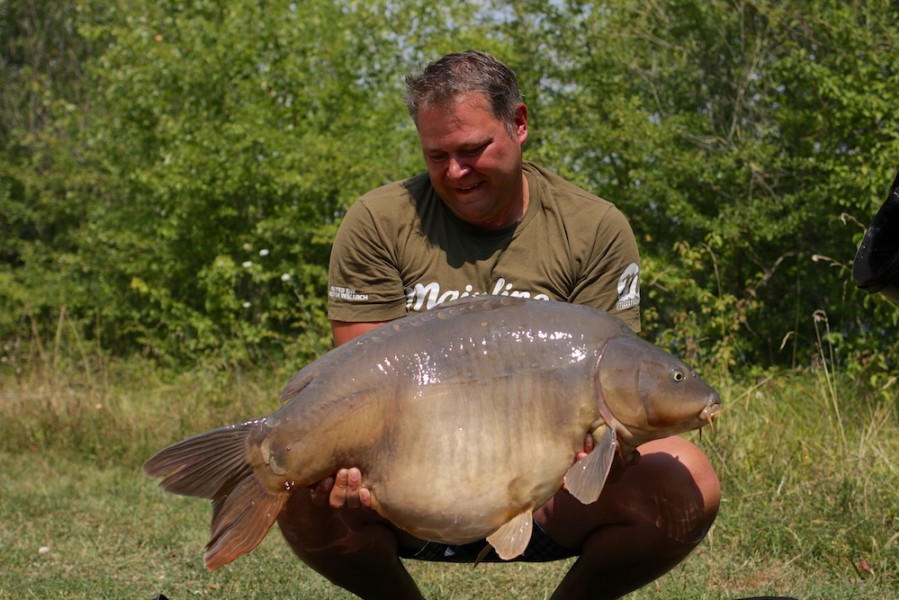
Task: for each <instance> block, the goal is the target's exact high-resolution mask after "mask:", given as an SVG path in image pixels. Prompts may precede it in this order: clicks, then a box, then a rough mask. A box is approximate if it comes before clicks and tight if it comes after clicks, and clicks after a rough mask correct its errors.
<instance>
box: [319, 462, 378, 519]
mask: <svg viewBox="0 0 899 600" xmlns="http://www.w3.org/2000/svg"><path fill="white" fill-rule="evenodd" d="M326 501H327V503H328V505H329V506H330V507H331V508H333V509H339V508H359V507H360V506H362V507H364V508H371V492H370V491H369V489H368V488H365V487H362V471H360V470H359V469H358V468H356V467H350V468H349V469H340V470H339V471H337V473H336V474H335V475H334V477H328V478H327V479H324V480H323V481H321V482H320V483H319V484H318V485H317V486H315V487H314V488H312V502H313V503H315V505H316V506H318V507H324V506H325V502H326Z"/></svg>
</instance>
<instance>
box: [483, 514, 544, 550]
mask: <svg viewBox="0 0 899 600" xmlns="http://www.w3.org/2000/svg"><path fill="white" fill-rule="evenodd" d="M533 527H534V516H533V513H532V511H531V509H527V510H525V511H523V512H520V513H518V514H517V515H515V516H514V517H512V520H511V521H508V522H506V523H505V524H504V525H503V526H502V527H500V528H499V529H497V530H496V531H494V532H493V533H491V534H490V535H488V536H487V541H488V542H490V545H491V546H493V548H494V549H495V550H496V554H497V556H499V557H500V558H501V559H503V560H512V559H513V558H515V557H516V556H519V555H520V554H521V553H522V552H524V550H525V548H527V547H528V542H530V541H531V530H532V529H533Z"/></svg>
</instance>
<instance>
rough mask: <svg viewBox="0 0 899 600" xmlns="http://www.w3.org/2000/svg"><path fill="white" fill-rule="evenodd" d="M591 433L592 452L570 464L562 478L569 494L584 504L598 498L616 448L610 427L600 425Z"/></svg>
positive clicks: (613, 432) (613, 431) (615, 441)
mask: <svg viewBox="0 0 899 600" xmlns="http://www.w3.org/2000/svg"><path fill="white" fill-rule="evenodd" d="M600 430H601V431H600ZM597 433H598V434H599V435H597ZM593 435H594V438H596V447H595V448H594V449H593V452H591V453H590V454H588V455H587V456H585V457H584V458H582V459H581V460H579V461H577V462H576V463H574V464H573V465H571V468H570V469H568V472H567V473H565V479H564V481H565V487H566V488H567V489H568V491H569V492H570V493H571V495H572V496H574V497H575V498H577V499H578V500H580V501H581V502H583V503H584V504H592V503H593V502H596V501H597V500H598V499H599V494H600V492H602V488H603V486H604V485H605V483H606V477H608V476H609V470H610V469H611V468H612V460H614V458H615V452H616V451H617V449H618V440H617V439H616V438H615V430H614V429H612V428H611V427H608V426H607V425H602V426H600V427H599V429H597V431H595V432H593Z"/></svg>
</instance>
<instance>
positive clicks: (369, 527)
mask: <svg viewBox="0 0 899 600" xmlns="http://www.w3.org/2000/svg"><path fill="white" fill-rule="evenodd" d="M406 83H407V105H408V108H409V112H410V114H411V116H412V118H413V119H414V121H415V124H416V126H417V128H418V133H419V138H420V142H421V147H422V151H423V152H424V159H425V163H426V165H427V173H425V174H422V175H419V176H417V177H413V178H412V179H409V180H407V181H404V182H398V183H394V184H390V185H387V186H384V187H382V188H379V189H377V190H374V191H372V192H370V193H368V194H366V195H365V196H363V197H362V198H360V200H359V201H358V202H356V203H355V204H354V205H353V206H352V207H351V209H350V210H349V211H348V213H347V215H346V218H345V220H344V222H343V224H342V225H341V228H340V231H339V232H338V234H337V237H336V239H335V243H334V248H333V252H332V258H331V267H330V286H331V287H330V301H329V316H330V318H331V323H332V329H333V333H334V339H335V342H336V343H337V344H343V343H345V342H347V341H349V340H351V339H353V338H354V337H356V336H358V335H361V334H362V333H365V332H367V331H369V330H371V329H373V328H375V327H377V326H379V325H381V324H383V323H385V322H387V321H390V320H392V319H396V318H398V317H401V316H403V315H405V314H407V313H408V312H410V311H420V310H427V309H429V308H432V307H433V306H434V305H436V304H439V303H441V302H445V301H448V300H453V299H456V298H460V297H465V296H469V295H473V294H479V293H492V294H508V295H522V296H527V297H531V298H537V299H551V300H558V301H567V302H577V303H583V304H589V305H592V306H595V307H597V308H601V309H604V310H608V311H610V312H612V313H613V314H616V315H617V316H619V317H620V318H621V319H622V320H624V321H625V322H626V323H627V324H628V325H630V326H631V327H632V328H633V329H634V330H639V291H638V287H637V286H638V281H637V277H638V273H639V267H638V264H639V258H638V254H637V248H636V242H635V240H634V236H633V233H632V232H631V230H630V227H629V226H628V224H627V221H626V220H625V219H624V217H623V216H622V215H621V213H620V212H619V211H618V210H617V209H616V208H615V207H614V206H613V205H612V204H610V203H608V202H606V201H604V200H602V199H600V198H597V197H596V196H593V195H592V194H589V193H588V192H586V191H584V190H581V189H579V188H577V187H575V186H573V185H572V184H570V183H568V182H566V181H564V180H562V179H561V178H559V177H557V176H555V175H553V174H551V173H549V172H547V171H545V170H543V169H541V168H539V167H537V166H536V165H533V164H531V163H527V162H524V161H523V159H522V146H523V145H524V143H525V141H526V140H527V137H528V111H527V107H526V106H525V105H524V104H523V103H522V100H521V95H520V92H519V90H518V85H517V82H516V80H515V76H514V74H513V73H512V72H511V71H510V70H509V69H508V68H507V67H506V66H505V65H503V64H502V63H501V62H499V61H497V60H496V59H495V58H493V57H491V56H489V55H487V54H484V53H480V52H474V51H469V52H464V53H460V54H451V55H448V56H445V57H443V58H442V59H440V60H439V61H437V62H435V63H432V64H431V65H429V66H428V67H427V68H425V70H424V71H423V72H422V73H421V74H419V75H417V76H412V77H408V78H407V80H406ZM591 449H592V440H591V439H590V438H589V437H588V439H586V440H585V452H589V451H590V450H591ZM639 454H640V457H639V460H637V461H636V462H635V463H633V464H631V465H628V466H627V467H624V466H623V465H617V466H616V469H615V472H613V474H612V476H611V477H610V481H609V482H608V483H607V484H606V487H605V488H604V490H603V493H602V495H601V496H600V499H599V500H598V501H597V502H595V503H593V504H590V505H584V504H581V503H580V502H579V501H577V500H576V499H574V498H573V497H571V496H570V495H569V494H568V493H567V492H566V491H560V492H558V493H557V494H556V495H555V496H554V497H553V498H552V499H550V501H549V502H547V503H546V504H545V505H544V506H543V507H541V508H540V509H538V510H537V511H535V513H534V522H535V528H534V534H533V537H532V540H531V543H530V545H529V546H528V548H527V550H526V551H525V553H524V555H523V556H522V559H523V560H534V561H544V560H555V559H560V558H565V557H569V556H579V558H578V559H577V561H576V562H575V563H574V564H573V566H572V568H571V569H570V571H569V572H568V574H567V575H566V576H565V578H564V579H563V581H562V582H561V584H560V585H559V587H558V589H557V590H556V592H555V595H554V596H553V597H554V598H564V599H566V600H568V599H574V598H586V597H590V598H615V597H619V596H621V595H623V594H626V593H628V592H630V591H632V590H634V589H637V588H638V587H640V586H642V585H644V584H646V583H648V582H650V581H652V580H653V579H655V578H657V577H659V576H661V575H662V574H663V573H665V572H667V571H668V570H669V569H671V568H672V567H673V566H675V565H676V564H678V563H679V562H680V561H681V560H683V559H684V558H685V557H686V556H687V554H689V552H690V551H691V550H692V549H693V548H694V547H696V545H697V544H698V543H699V542H700V541H701V540H702V538H703V537H704V536H705V534H706V532H707V531H708V529H709V527H710V526H711V524H712V522H713V521H714V518H715V515H716V514H717V510H718V502H719V498H720V491H719V484H718V480H717V478H716V476H715V473H714V471H713V470H712V467H711V465H710V464H709V462H708V460H707V459H706V457H705V456H704V455H703V454H702V453H701V451H700V450H699V449H698V448H697V447H695V446H694V445H693V444H691V443H689V442H688V441H686V440H684V439H682V438H679V437H674V438H666V439H663V440H657V441H655V442H652V443H649V444H645V445H644V446H641V447H640V448H639ZM574 458H575V457H574V456H573V457H572V460H574ZM347 467H348V468H347V469H341V470H340V472H338V473H337V474H336V476H335V477H334V478H329V479H328V480H326V481H325V482H323V483H322V484H320V485H319V486H317V488H316V489H314V490H304V491H302V492H300V493H297V494H295V495H294V497H293V499H292V500H291V502H290V504H289V505H288V507H287V509H286V510H285V511H284V512H283V513H282V515H281V517H280V518H279V524H280V526H281V530H282V532H283V534H284V537H285V539H286V540H287V541H288V543H289V544H290V545H291V547H292V548H293V550H294V552H295V553H296V554H297V555H298V556H299V557H300V558H301V559H302V560H304V561H305V562H306V563H307V564H309V565H310V566H311V567H312V568H314V569H316V570H317V571H319V572H320V573H321V574H323V575H324V576H325V577H327V578H328V579H330V580H331V581H332V582H334V583H335V584H337V585H339V586H341V587H344V588H346V589H348V590H350V591H352V592H353V593H355V594H358V595H359V596H361V597H363V598H391V599H396V598H421V597H422V596H421V593H420V592H419V590H418V588H417V586H416V585H415V582H414V581H413V580H412V578H411V577H410V576H409V574H408V572H407V571H406V570H405V568H404V567H403V564H402V562H401V561H400V557H404V558H418V559H424V560H452V561H472V560H474V558H475V557H476V555H477V552H478V548H479V547H482V546H483V543H482V544H473V545H471V546H466V547H450V546H445V545H443V544H438V543H434V542H428V541H426V540H419V539H415V538H414V537H412V536H410V535H409V534H407V533H404V532H403V531H401V530H399V529H397V528H395V527H393V526H392V525H391V524H390V523H388V522H387V521H385V520H383V519H381V518H380V517H379V516H378V515H377V514H376V513H375V512H374V511H372V510H369V509H367V508H365V507H367V506H369V505H370V494H369V493H368V491H367V490H366V489H365V488H364V487H363V486H361V483H360V482H361V478H362V475H361V473H360V472H359V470H358V469H356V468H354V467H353V466H352V465H347ZM434 476H435V477H439V473H435V474H434ZM425 486H427V482H426V481H423V482H422V487H423V488H424V487H425ZM360 506H361V507H362V508H360Z"/></svg>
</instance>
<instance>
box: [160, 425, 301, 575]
mask: <svg viewBox="0 0 899 600" xmlns="http://www.w3.org/2000/svg"><path fill="white" fill-rule="evenodd" d="M260 421H261V420H255V421H247V422H246V423H241V424H239V425H231V426H228V427H219V428H218V429H213V430H212V431H208V432H206V433H202V434H200V435H196V436H194V437H192V438H189V439H186V440H184V441H182V442H178V443H177V444H173V445H172V446H169V447H168V448H165V449H163V450H160V451H159V452H157V453H156V454H155V455H154V456H153V457H151V458H150V459H149V460H148V461H147V462H146V463H144V472H145V473H146V474H147V475H149V476H150V477H162V478H163V479H162V481H161V482H160V483H159V485H160V487H162V488H163V489H164V490H166V491H168V492H171V493H173V494H180V495H183V496H195V497H198V498H209V499H210V500H212V533H211V536H210V538H209V543H208V544H207V545H206V555H205V564H206V568H207V569H208V570H210V571H214V570H215V569H218V568H219V567H221V566H224V565H226V564H228V563H229V562H231V561H233V560H235V559H236V558H238V557H239V556H241V555H243V554H246V553H247V552H249V551H250V550H253V549H254V548H255V547H256V546H258V545H259V544H260V543H261V542H262V540H263V539H264V538H265V536H266V534H267V533H268V530H269V529H271V526H272V525H273V524H274V522H275V519H276V518H277V517H278V515H279V514H280V512H281V510H282V509H283V508H284V504H285V503H286V502H287V499H288V498H289V494H288V493H286V491H285V493H283V494H273V493H271V492H270V491H269V490H268V489H266V488H265V487H264V486H263V485H262V483H261V482H260V481H259V479H258V478H257V477H256V474H255V473H254V472H253V468H252V466H251V465H250V463H249V462H248V461H247V448H248V443H249V442H248V440H249V436H250V435H251V434H252V433H253V432H254V431H256V430H257V429H258V427H259V423H260Z"/></svg>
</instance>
